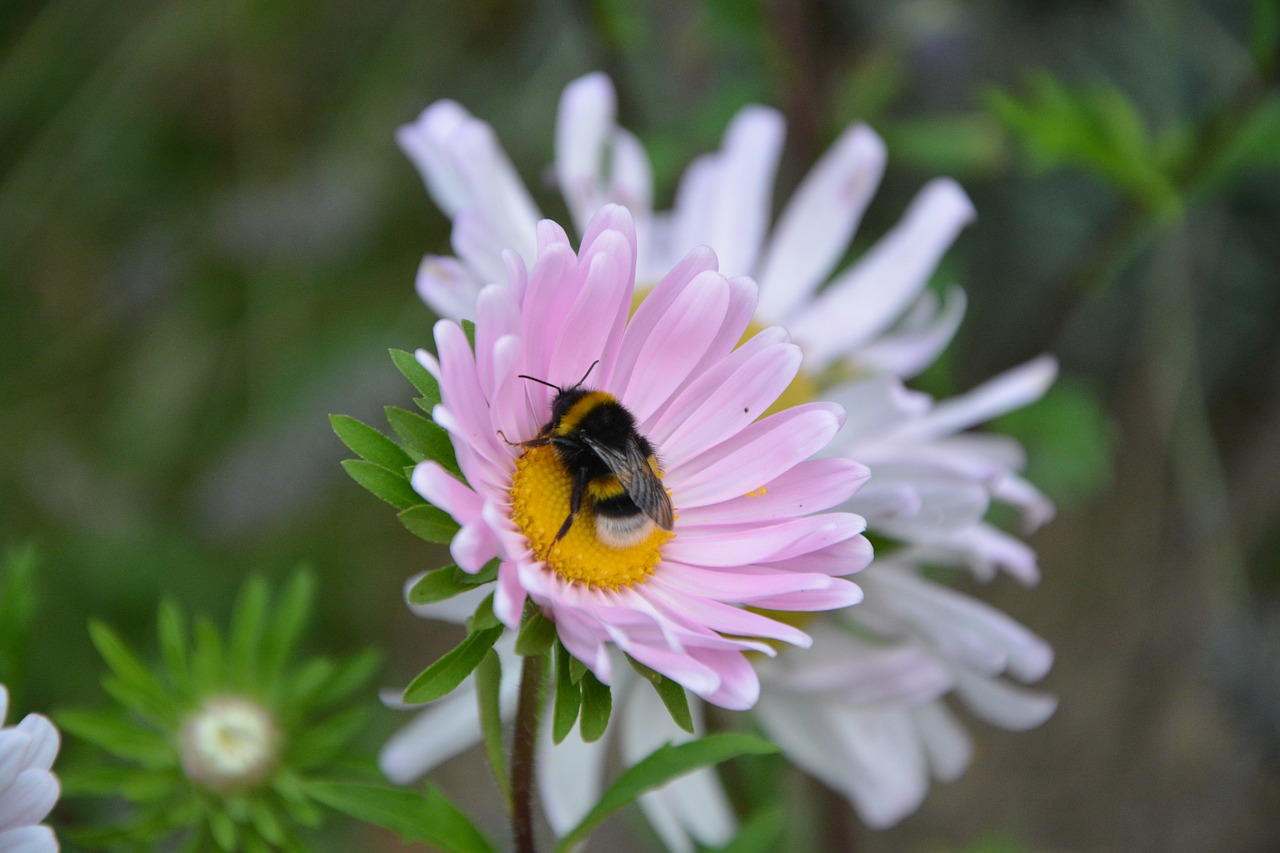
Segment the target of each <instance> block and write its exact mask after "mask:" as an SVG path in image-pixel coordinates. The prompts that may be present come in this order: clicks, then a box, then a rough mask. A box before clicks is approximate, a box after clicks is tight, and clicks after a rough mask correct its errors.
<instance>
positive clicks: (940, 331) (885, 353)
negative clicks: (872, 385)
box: [852, 286, 966, 379]
mask: <svg viewBox="0 0 1280 853" xmlns="http://www.w3.org/2000/svg"><path fill="white" fill-rule="evenodd" d="M965 303H966V298H965V295H964V290H963V289H962V288H960V287H955V286H952V287H949V288H947V292H946V296H945V302H944V303H943V305H942V307H941V308H939V307H938V297H937V296H936V295H934V293H933V292H932V291H925V292H924V293H922V294H920V298H919V299H918V300H916V304H915V305H914V306H913V307H912V308H911V310H910V312H908V314H907V316H906V317H905V318H903V321H902V322H901V323H899V324H898V325H896V326H894V327H893V328H892V329H890V330H889V331H888V332H886V333H885V334H884V335H882V336H881V337H879V338H876V339H875V340H873V341H871V342H870V343H869V344H867V345H866V346H864V347H862V348H861V349H859V350H858V351H857V352H856V353H855V354H854V356H853V359H852V361H853V363H854V365H855V366H856V367H857V368H859V369H861V370H863V371H866V372H869V373H888V374H891V375H893V376H897V377H898V378H900V379H910V378H912V377H913V376H916V375H917V374H919V373H920V372H922V371H923V370H924V369H925V368H926V367H928V366H929V365H931V364H933V362H934V361H935V360H936V359H937V358H938V356H939V355H941V354H942V351H943V350H945V349H946V348H947V344H949V343H951V339H952V338H953V337H955V333H956V330H957V329H959V328H960V321H961V320H963V319H964V311H965Z"/></svg>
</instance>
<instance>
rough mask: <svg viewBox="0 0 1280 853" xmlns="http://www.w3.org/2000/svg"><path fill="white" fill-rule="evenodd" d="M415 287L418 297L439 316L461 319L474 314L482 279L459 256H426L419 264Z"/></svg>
mask: <svg viewBox="0 0 1280 853" xmlns="http://www.w3.org/2000/svg"><path fill="white" fill-rule="evenodd" d="M414 286H415V287H416V289H417V291H418V298H420V299H421V300H422V301H423V302H425V303H427V307H428V308H430V309H431V310H432V311H434V312H436V316H438V317H441V318H443V319H446V320H461V319H463V318H464V317H466V318H471V317H474V316H475V308H476V297H477V295H478V294H479V293H480V280H479V279H477V278H476V277H475V276H474V275H472V274H471V272H470V270H468V269H467V268H466V267H464V266H463V265H462V264H461V263H459V262H458V259H457V258H450V257H443V256H440V255H427V256H426V257H424V258H423V259H422V263H421V264H419V265H418V275H417V278H416V279H415V281H414Z"/></svg>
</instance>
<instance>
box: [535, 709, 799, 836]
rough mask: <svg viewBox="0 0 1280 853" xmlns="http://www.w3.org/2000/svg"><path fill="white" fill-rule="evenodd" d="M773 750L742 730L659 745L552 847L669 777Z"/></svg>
mask: <svg viewBox="0 0 1280 853" xmlns="http://www.w3.org/2000/svg"><path fill="white" fill-rule="evenodd" d="M777 750H778V747H776V746H775V745H773V744H772V743H769V742H768V741H766V740H762V739H760V738H758V737H754V736H752V735H743V734H720V735H710V736H708V737H705V738H700V739H698V740H694V741H689V742H688V743H682V744H678V745H672V744H666V745H664V746H660V747H658V748H657V749H656V750H654V751H653V752H652V753H650V754H649V755H648V756H647V757H645V758H643V759H641V760H640V761H639V762H638V763H637V764H635V765H633V766H631V767H628V768H627V769H626V770H624V771H622V773H620V774H619V775H618V778H617V779H615V780H614V781H613V784H612V785H610V786H609V788H608V790H606V791H605V792H604V795H603V796H602V797H601V798H600V801H599V802H597V803H596V804H595V805H594V806H593V807H592V809H591V811H590V812H588V813H587V816H586V817H585V818H583V819H582V822H581V823H579V824H578V825H577V826H576V827H574V828H573V829H572V830H570V831H569V833H568V834H567V835H565V836H564V837H563V838H561V839H560V843H559V844H557V845H556V848H555V849H556V850H557V851H568V850H572V849H573V848H574V846H575V845H577V844H578V843H579V842H581V841H582V840H583V839H584V838H586V837H587V835H589V834H590V833H591V830H593V829H595V828H596V826H598V825H599V824H600V823H601V822H602V821H603V820H604V819H605V818H606V817H608V816H609V815H611V814H613V813H614V812H616V811H617V810H618V809H620V808H622V807H623V806H626V805H628V804H629V803H632V802H634V801H635V800H636V798H637V797H639V796H640V795H642V794H645V793H648V792H649V791H652V790H654V789H656V788H660V787H662V786H663V785H665V784H667V783H668V782H670V781H671V780H673V779H677V778H679V777H681V776H684V775H685V774H687V773H691V772H693V771H694V770H698V769H700V768H702V767H707V766H710V765H713V764H719V763H720V762H722V761H727V760H728V759H730V758H736V757H737V756H740V755H759V754H763V753H769V752H777Z"/></svg>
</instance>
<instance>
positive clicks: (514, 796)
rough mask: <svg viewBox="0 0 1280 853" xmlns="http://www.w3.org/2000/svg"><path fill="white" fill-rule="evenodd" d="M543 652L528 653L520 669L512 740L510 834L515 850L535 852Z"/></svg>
mask: <svg viewBox="0 0 1280 853" xmlns="http://www.w3.org/2000/svg"><path fill="white" fill-rule="evenodd" d="M543 658H544V655H528V656H527V657H525V659H524V665H523V666H522V667H521V669H520V699H519V701H518V703H517V705H516V727H515V734H514V735H513V736H512V741H511V835H512V837H513V838H514V839H515V845H516V853H534V841H533V765H534V758H535V756H536V755H537V743H538V716H539V713H540V711H541V710H542V672H543Z"/></svg>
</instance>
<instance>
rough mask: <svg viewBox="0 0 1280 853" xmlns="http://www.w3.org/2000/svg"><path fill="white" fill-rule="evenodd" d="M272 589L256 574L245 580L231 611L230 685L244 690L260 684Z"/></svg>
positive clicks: (228, 645) (228, 668) (229, 642)
mask: <svg viewBox="0 0 1280 853" xmlns="http://www.w3.org/2000/svg"><path fill="white" fill-rule="evenodd" d="M270 597H271V591H270V590H269V589H268V588H267V582H266V581H265V580H263V579H262V578H261V577H258V576H254V577H251V578H249V579H248V580H247V581H245V584H244V586H243V587H241V589H240V594H239V595H238V596H237V597H236V603H235V605H234V606H233V607H232V610H231V626H230V629H229V631H228V636H227V664H228V666H227V672H228V674H229V675H231V676H232V677H233V678H234V679H235V680H234V682H233V683H232V685H231V686H233V687H236V688H238V689H240V690H245V689H247V688H249V687H250V686H253V687H256V686H257V684H258V681H257V678H256V676H257V674H258V667H259V666H260V665H261V663H262V661H261V651H262V630H263V625H264V623H265V622H266V621H267V603H268V600H269V599H270Z"/></svg>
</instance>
